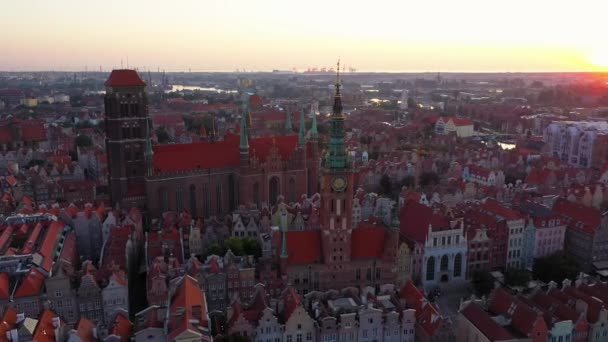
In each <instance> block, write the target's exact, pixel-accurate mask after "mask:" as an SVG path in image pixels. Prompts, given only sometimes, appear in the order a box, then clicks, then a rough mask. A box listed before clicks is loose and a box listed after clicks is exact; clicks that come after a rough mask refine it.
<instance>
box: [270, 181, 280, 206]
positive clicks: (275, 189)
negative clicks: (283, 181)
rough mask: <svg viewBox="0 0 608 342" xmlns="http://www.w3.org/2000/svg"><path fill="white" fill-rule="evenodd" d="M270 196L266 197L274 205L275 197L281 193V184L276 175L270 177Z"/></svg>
mask: <svg viewBox="0 0 608 342" xmlns="http://www.w3.org/2000/svg"><path fill="white" fill-rule="evenodd" d="M269 187H270V192H269V193H270V198H269V199H268V200H269V202H270V204H272V205H274V204H276V203H277V198H278V197H279V195H280V194H281V186H280V184H279V178H278V177H272V178H270V184H269Z"/></svg>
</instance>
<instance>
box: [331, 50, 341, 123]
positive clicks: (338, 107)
mask: <svg viewBox="0 0 608 342" xmlns="http://www.w3.org/2000/svg"><path fill="white" fill-rule="evenodd" d="M340 86H341V84H340V59H338V71H337V73H336V93H335V94H334V108H333V109H334V111H333V114H334V115H342V95H341V94H340Z"/></svg>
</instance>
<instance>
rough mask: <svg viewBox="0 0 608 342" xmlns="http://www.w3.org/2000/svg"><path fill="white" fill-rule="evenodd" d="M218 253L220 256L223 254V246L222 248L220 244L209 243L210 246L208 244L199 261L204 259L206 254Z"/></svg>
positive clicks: (224, 251)
mask: <svg viewBox="0 0 608 342" xmlns="http://www.w3.org/2000/svg"><path fill="white" fill-rule="evenodd" d="M214 254H215V255H218V256H222V255H224V254H226V250H225V249H224V248H222V246H220V245H219V244H218V243H213V244H211V246H209V248H208V249H207V251H206V253H205V255H204V258H201V261H204V259H206V258H207V257H208V256H210V255H214Z"/></svg>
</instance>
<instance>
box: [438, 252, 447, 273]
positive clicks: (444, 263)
mask: <svg viewBox="0 0 608 342" xmlns="http://www.w3.org/2000/svg"><path fill="white" fill-rule="evenodd" d="M439 269H440V270H441V271H447V270H448V256H447V255H444V256H442V257H441V264H440V265H439Z"/></svg>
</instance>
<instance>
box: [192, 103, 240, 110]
mask: <svg viewBox="0 0 608 342" xmlns="http://www.w3.org/2000/svg"><path fill="white" fill-rule="evenodd" d="M237 107H238V106H237V105H236V104H234V103H213V104H201V105H198V106H195V107H194V108H192V110H193V111H195V112H208V111H214V110H220V109H236V108H237Z"/></svg>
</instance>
